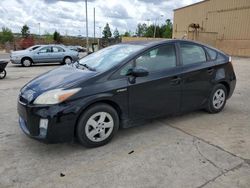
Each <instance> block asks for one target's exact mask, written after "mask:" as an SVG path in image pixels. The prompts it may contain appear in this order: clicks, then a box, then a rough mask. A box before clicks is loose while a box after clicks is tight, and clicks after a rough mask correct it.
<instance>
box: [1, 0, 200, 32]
mask: <svg viewBox="0 0 250 188" xmlns="http://www.w3.org/2000/svg"><path fill="white" fill-rule="evenodd" d="M198 1H201V0H178V1H177V0H122V1H118V0H108V1H104V0H88V2H89V3H88V18H89V34H90V36H92V34H93V30H94V28H93V8H94V7H95V8H96V33H97V36H100V34H101V33H100V32H101V31H100V28H101V29H103V27H104V26H105V24H106V23H107V22H108V23H109V24H110V27H111V29H112V30H114V29H115V28H118V30H119V32H120V33H124V32H125V31H129V30H130V31H135V30H136V26H137V24H138V23H142V22H143V23H148V22H149V23H154V22H155V21H156V20H158V21H157V22H159V23H163V22H164V20H166V19H168V18H170V19H172V18H173V9H176V8H179V7H182V6H185V5H189V4H192V3H195V2H198ZM161 15H164V16H163V17H161ZM0 18H1V19H0V27H3V26H5V27H9V28H10V29H12V30H13V31H14V32H20V30H21V27H22V26H23V25H24V24H27V25H28V26H29V27H30V30H31V33H36V34H38V32H39V23H40V27H41V33H45V32H50V33H52V32H54V31H55V30H58V31H59V32H60V33H62V34H63V35H64V34H66V33H67V34H69V35H79V34H81V35H85V1H83V0H33V1H30V0H1V1H0ZM147 20H150V21H147Z"/></svg>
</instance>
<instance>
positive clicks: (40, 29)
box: [38, 23, 41, 38]
mask: <svg viewBox="0 0 250 188" xmlns="http://www.w3.org/2000/svg"><path fill="white" fill-rule="evenodd" d="M40 25H41V24H40V23H38V26H39V37H40V38H41V29H40Z"/></svg>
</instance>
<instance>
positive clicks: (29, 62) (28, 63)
mask: <svg viewBox="0 0 250 188" xmlns="http://www.w3.org/2000/svg"><path fill="white" fill-rule="evenodd" d="M32 63H33V61H32V59H31V58H28V57H25V58H23V59H22V61H21V64H22V66H23V67H30V66H31V65H32Z"/></svg>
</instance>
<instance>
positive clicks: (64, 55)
mask: <svg viewBox="0 0 250 188" xmlns="http://www.w3.org/2000/svg"><path fill="white" fill-rule="evenodd" d="M78 56H79V53H78V52H76V51H73V50H70V49H68V48H67V47H65V46H63V45H56V44H54V45H35V46H31V47H30V48H27V49H26V50H19V51H12V52H11V54H10V61H11V63H13V64H20V65H22V66H24V67H29V66H31V65H32V64H37V63H57V62H59V63H61V64H70V63H72V62H74V61H76V60H78V59H79V57H78Z"/></svg>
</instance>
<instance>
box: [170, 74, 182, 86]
mask: <svg viewBox="0 0 250 188" xmlns="http://www.w3.org/2000/svg"><path fill="white" fill-rule="evenodd" d="M180 83H181V78H180V77H178V76H175V77H173V78H172V79H171V85H178V84H180Z"/></svg>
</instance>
